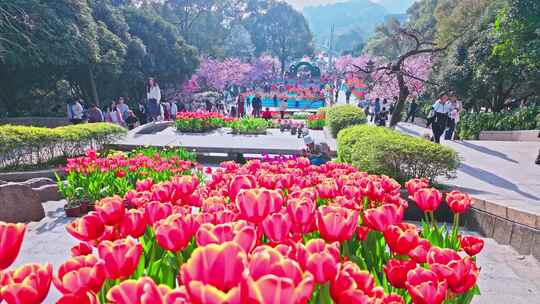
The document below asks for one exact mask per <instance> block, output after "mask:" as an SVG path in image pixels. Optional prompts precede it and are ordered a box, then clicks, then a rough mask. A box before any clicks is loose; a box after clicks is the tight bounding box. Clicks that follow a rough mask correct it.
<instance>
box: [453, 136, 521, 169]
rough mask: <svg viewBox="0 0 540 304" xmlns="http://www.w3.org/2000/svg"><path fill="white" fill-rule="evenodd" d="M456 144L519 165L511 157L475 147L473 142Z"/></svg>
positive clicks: (457, 142) (458, 142)
mask: <svg viewBox="0 0 540 304" xmlns="http://www.w3.org/2000/svg"><path fill="white" fill-rule="evenodd" d="M455 143H456V144H459V145H463V146H465V147H467V148H469V149H473V150H476V151H478V152H480V153H484V154H488V155H491V156H495V157H498V158H502V159H504V160H507V161H509V162H512V163H515V164H517V163H518V162H517V161H515V160H513V159H511V158H510V157H508V156H507V155H506V154H504V153H501V152H498V151H495V150H492V149H490V148H486V147H483V146H479V145H475V144H473V143H471V142H467V141H456V142H455Z"/></svg>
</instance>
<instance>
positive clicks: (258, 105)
mask: <svg viewBox="0 0 540 304" xmlns="http://www.w3.org/2000/svg"><path fill="white" fill-rule="evenodd" d="M251 103H252V105H253V116H254V117H261V110H262V100H261V96H260V95H259V94H256V95H255V97H254V98H253V100H252V102H251Z"/></svg>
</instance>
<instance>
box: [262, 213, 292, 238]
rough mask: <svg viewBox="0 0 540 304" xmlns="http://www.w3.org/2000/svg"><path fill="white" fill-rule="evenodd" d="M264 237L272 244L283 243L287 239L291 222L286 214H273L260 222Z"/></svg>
mask: <svg viewBox="0 0 540 304" xmlns="http://www.w3.org/2000/svg"><path fill="white" fill-rule="evenodd" d="M262 227H263V231H264V234H265V235H266V237H267V238H268V239H269V240H270V241H271V242H272V243H274V244H278V243H283V242H285V241H286V240H287V239H288V238H289V232H290V231H291V227H292V221H291V220H290V219H289V216H288V215H287V214H283V213H274V214H272V215H269V216H268V217H266V219H265V220H264V221H263V222H262Z"/></svg>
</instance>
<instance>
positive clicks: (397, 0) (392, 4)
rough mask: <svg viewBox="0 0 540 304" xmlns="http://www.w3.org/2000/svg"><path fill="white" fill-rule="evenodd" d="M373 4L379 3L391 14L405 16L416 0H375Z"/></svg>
mask: <svg viewBox="0 0 540 304" xmlns="http://www.w3.org/2000/svg"><path fill="white" fill-rule="evenodd" d="M373 2H377V3H378V4H380V5H381V6H383V7H384V8H386V10H388V12H389V13H391V14H403V13H405V12H407V9H408V8H409V7H410V6H411V5H412V4H413V3H414V2H416V0H373Z"/></svg>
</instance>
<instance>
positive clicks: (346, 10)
mask: <svg viewBox="0 0 540 304" xmlns="http://www.w3.org/2000/svg"><path fill="white" fill-rule="evenodd" d="M375 2H378V3H375ZM414 2H415V0H380V1H376V0H350V1H347V2H338V3H334V4H327V5H319V6H307V7H305V8H304V10H303V13H304V16H305V17H306V19H307V21H308V23H309V26H310V28H311V31H312V32H313V35H314V37H315V41H316V43H317V44H318V45H319V46H325V45H326V44H327V43H328V40H329V37H330V31H331V26H332V25H334V27H335V34H336V37H335V38H336V41H337V51H345V50H347V48H349V47H352V46H353V44H356V45H354V47H357V45H358V44H359V43H362V42H364V41H366V40H367V38H369V36H371V34H372V33H373V31H374V30H375V28H376V27H377V26H378V25H380V24H382V23H384V21H385V19H386V17H388V16H389V15H396V14H404V13H405V12H406V10H407V8H408V7H409V6H410V5H411V4H412V3H414ZM398 17H399V16H398ZM341 37H343V38H346V39H351V38H353V39H354V40H355V41H356V42H355V43H351V44H348V43H344V41H341V40H343V39H341Z"/></svg>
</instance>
